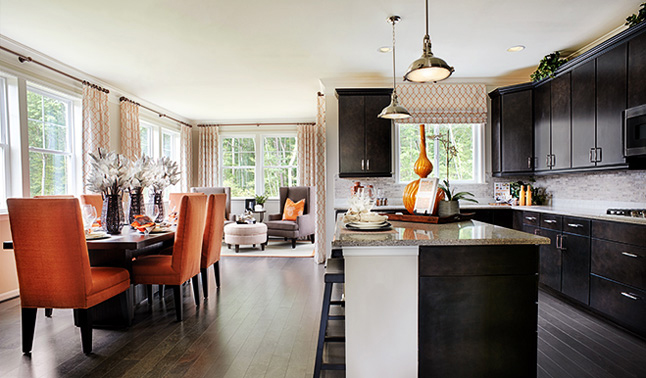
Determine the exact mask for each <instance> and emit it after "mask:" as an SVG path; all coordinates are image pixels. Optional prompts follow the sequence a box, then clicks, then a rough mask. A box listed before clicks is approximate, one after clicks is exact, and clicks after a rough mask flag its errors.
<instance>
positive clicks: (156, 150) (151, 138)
mask: <svg viewBox="0 0 646 378" xmlns="http://www.w3.org/2000/svg"><path fill="white" fill-rule="evenodd" d="M139 132H140V134H139V136H140V142H141V154H142V155H146V156H150V157H152V158H155V159H156V158H160V157H162V156H166V157H168V158H170V159H171V160H172V161H175V162H177V164H179V163H180V162H179V160H180V135H179V131H175V130H172V129H170V128H167V127H164V126H162V125H159V124H155V123H152V122H148V121H144V120H141V121H140V122H139ZM180 190H181V188H180V183H177V184H175V185H173V186H170V187H168V188H167V189H166V190H164V197H166V198H167V197H168V193H173V192H179V191H180Z"/></svg>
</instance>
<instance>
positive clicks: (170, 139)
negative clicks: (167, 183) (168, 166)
mask: <svg viewBox="0 0 646 378" xmlns="http://www.w3.org/2000/svg"><path fill="white" fill-rule="evenodd" d="M161 135H162V141H161V156H166V157H167V158H169V159H171V160H173V161H176V162H178V163H179V159H180V156H179V155H180V147H179V143H180V142H179V139H180V136H179V133H178V132H175V131H170V130H166V129H162V134H161Z"/></svg>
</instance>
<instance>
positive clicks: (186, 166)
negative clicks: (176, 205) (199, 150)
mask: <svg viewBox="0 0 646 378" xmlns="http://www.w3.org/2000/svg"><path fill="white" fill-rule="evenodd" d="M180 128H181V130H182V131H181V142H180V143H181V145H180V158H179V169H180V171H181V172H182V179H181V182H180V183H181V187H182V191H183V192H185V193H186V192H188V191H189V189H190V187H191V186H192V185H191V184H192V181H191V180H192V178H193V133H192V129H191V128H190V127H188V126H185V125H180Z"/></svg>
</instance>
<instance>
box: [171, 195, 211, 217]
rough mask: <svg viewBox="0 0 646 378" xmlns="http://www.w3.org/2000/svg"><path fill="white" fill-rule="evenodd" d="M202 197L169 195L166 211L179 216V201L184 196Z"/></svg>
mask: <svg viewBox="0 0 646 378" xmlns="http://www.w3.org/2000/svg"><path fill="white" fill-rule="evenodd" d="M195 195H198V196H199V195H204V193H169V194H168V211H169V212H171V211H173V210H174V211H177V213H178V214H179V201H180V200H181V199H182V197H184V196H195Z"/></svg>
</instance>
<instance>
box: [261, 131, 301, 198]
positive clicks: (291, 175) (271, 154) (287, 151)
mask: <svg viewBox="0 0 646 378" xmlns="http://www.w3.org/2000/svg"><path fill="white" fill-rule="evenodd" d="M263 146H264V164H263V176H264V180H263V182H264V194H266V195H267V196H269V197H278V189H279V188H280V187H281V186H295V185H296V181H297V180H298V177H297V175H296V169H297V163H296V158H297V155H298V154H297V150H296V138H295V137H265V138H264V143H263Z"/></svg>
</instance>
